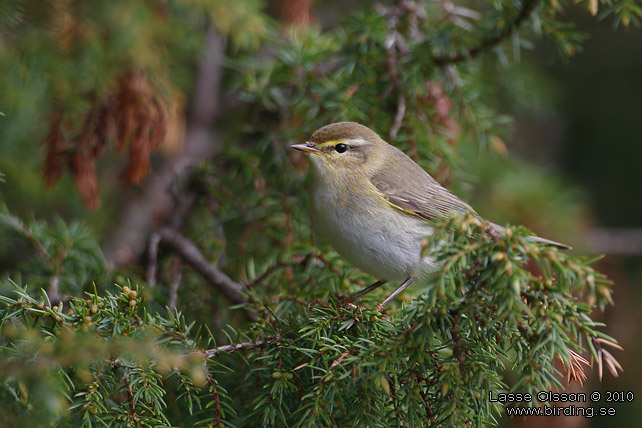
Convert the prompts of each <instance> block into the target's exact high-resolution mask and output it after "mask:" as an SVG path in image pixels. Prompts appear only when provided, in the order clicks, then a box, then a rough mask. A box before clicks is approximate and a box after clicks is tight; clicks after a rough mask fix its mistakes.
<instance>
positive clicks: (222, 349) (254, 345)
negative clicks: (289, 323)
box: [203, 335, 279, 358]
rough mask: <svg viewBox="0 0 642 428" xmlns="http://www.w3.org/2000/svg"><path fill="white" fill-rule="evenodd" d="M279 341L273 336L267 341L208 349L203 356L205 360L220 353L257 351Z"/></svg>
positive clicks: (277, 337)
mask: <svg viewBox="0 0 642 428" xmlns="http://www.w3.org/2000/svg"><path fill="white" fill-rule="evenodd" d="M278 339H279V336H278V335H277V336H271V337H268V338H267V339H265V340H257V341H256V342H240V343H236V344H234V345H223V346H218V347H216V348H212V349H207V350H205V351H203V355H204V356H205V358H212V357H215V356H217V355H218V354H220V353H222V352H223V353H226V354H231V353H234V352H239V351H246V350H249V349H256V348H260V347H262V346H265V345H267V344H268V343H272V342H275V341H277V340H278Z"/></svg>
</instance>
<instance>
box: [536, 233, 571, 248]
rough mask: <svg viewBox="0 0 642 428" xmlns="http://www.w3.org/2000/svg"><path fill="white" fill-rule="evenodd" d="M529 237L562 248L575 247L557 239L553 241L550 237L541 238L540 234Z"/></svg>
mask: <svg viewBox="0 0 642 428" xmlns="http://www.w3.org/2000/svg"><path fill="white" fill-rule="evenodd" d="M528 239H530V240H531V241H535V242H541V243H542V244H547V245H551V246H553V247H557V248H559V249H561V250H572V249H573V247H571V246H570V245H566V244H562V243H560V242H556V241H551V240H550V239H546V238H540V237H539V236H529V237H528Z"/></svg>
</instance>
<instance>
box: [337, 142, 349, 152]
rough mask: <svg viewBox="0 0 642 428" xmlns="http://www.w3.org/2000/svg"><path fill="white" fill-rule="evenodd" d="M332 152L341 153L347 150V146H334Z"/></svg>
mask: <svg viewBox="0 0 642 428" xmlns="http://www.w3.org/2000/svg"><path fill="white" fill-rule="evenodd" d="M334 150H336V151H337V152H338V153H343V152H345V151H346V150H348V146H347V145H345V144H343V143H339V144H337V145H336V146H334Z"/></svg>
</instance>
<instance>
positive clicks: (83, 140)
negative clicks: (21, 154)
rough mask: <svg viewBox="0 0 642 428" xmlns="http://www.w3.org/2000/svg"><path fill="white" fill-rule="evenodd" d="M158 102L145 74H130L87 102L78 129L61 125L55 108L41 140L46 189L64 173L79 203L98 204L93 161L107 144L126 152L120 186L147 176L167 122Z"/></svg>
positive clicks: (95, 206)
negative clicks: (74, 189) (151, 156)
mask: <svg viewBox="0 0 642 428" xmlns="http://www.w3.org/2000/svg"><path fill="white" fill-rule="evenodd" d="M167 116H168V113H167V108H166V106H165V103H164V100H162V99H161V97H160V96H159V95H158V94H157V93H156V92H155V91H154V89H153V88H152V86H151V85H150V84H149V81H148V78H147V76H146V75H145V74H144V73H143V72H140V71H133V72H130V73H127V74H126V75H124V76H121V77H120V78H119V79H118V81H117V82H116V85H115V90H114V91H113V92H112V93H109V94H107V95H106V96H105V98H104V99H102V100H97V101H95V102H93V103H92V106H91V107H90V108H89V110H88V111H87V112H86V113H85V116H84V119H83V121H82V126H81V127H80V128H77V127H76V123H77V121H73V122H69V123H68V122H65V121H63V120H62V119H61V117H62V112H61V111H60V110H57V111H56V112H55V113H54V114H52V115H51V116H50V117H49V119H48V122H49V132H48V133H47V137H46V138H45V151H46V156H45V161H44V177H45V181H46V183H47V185H48V186H53V185H54V184H56V183H57V182H58V180H59V179H60V176H61V175H62V172H63V171H64V170H65V169H66V170H68V171H69V172H70V173H71V175H72V177H73V180H74V183H75V185H76V188H77V189H78V192H79V193H80V195H81V196H82V198H83V201H84V203H85V205H87V206H88V207H90V208H92V209H97V208H98V207H99V206H100V199H99V197H98V177H97V174H96V160H97V159H98V158H99V157H100V156H101V155H102V154H103V152H104V151H105V148H106V147H107V145H108V144H110V143H111V144H113V145H114V146H115V149H116V151H117V152H119V153H122V152H124V151H125V150H127V151H128V162H127V165H126V166H125V168H124V170H123V171H122V174H121V176H122V178H123V180H124V181H125V182H126V183H138V182H140V181H141V180H142V179H143V178H144V177H145V176H146V175H147V174H148V172H149V165H150V155H151V152H152V150H154V149H155V148H157V147H158V146H159V145H160V144H161V143H162V142H163V140H164V138H165V131H166V127H167V121H168V117H167Z"/></svg>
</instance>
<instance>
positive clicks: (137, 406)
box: [0, 217, 612, 426]
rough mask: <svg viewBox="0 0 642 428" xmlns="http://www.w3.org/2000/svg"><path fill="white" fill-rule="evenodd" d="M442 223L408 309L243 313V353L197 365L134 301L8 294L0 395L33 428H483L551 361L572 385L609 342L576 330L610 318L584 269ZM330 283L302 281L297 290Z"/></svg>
mask: <svg viewBox="0 0 642 428" xmlns="http://www.w3.org/2000/svg"><path fill="white" fill-rule="evenodd" d="M442 223H443V224H441V225H440V226H439V228H438V229H437V230H436V233H435V234H434V235H433V236H432V237H431V238H430V242H429V243H428V244H427V245H428V246H427V250H428V249H430V250H431V251H435V250H436V251H437V254H438V257H439V259H440V260H442V268H441V270H440V272H439V273H438V275H434V276H432V277H430V278H428V279H426V281H425V283H424V286H425V290H426V291H425V292H424V293H422V294H421V295H420V296H419V297H418V298H416V299H414V300H412V301H410V302H408V303H407V304H404V305H402V306H401V307H398V308H397V309H396V310H394V311H392V312H391V313H389V314H387V315H386V314H381V313H379V312H376V311H373V310H370V309H367V308H364V307H354V308H349V307H344V306H342V305H341V304H340V303H339V302H338V301H337V300H334V299H332V300H331V301H330V303H324V302H322V301H311V302H310V303H309V304H308V303H306V302H304V301H300V300H297V299H295V300H294V301H293V302H292V304H285V305H284V304H283V302H280V301H276V302H271V301H265V300H260V301H255V303H254V304H253V306H254V307H255V310H257V311H259V312H260V313H262V314H263V317H262V318H261V321H259V322H258V323H257V324H256V325H255V326H254V327H253V329H252V330H253V333H252V335H253V336H254V337H255V338H256V339H254V340H253V341H247V340H248V338H247V337H243V336H240V335H239V333H234V332H232V336H230V337H229V339H228V340H229V341H231V342H237V343H239V345H238V346H237V347H234V348H233V349H232V348H229V347H228V348H226V347H222V348H215V349H214V350H211V351H208V352H204V350H205V347H207V346H211V345H212V344H213V343H214V342H213V339H212V337H211V336H210V335H203V334H202V333H201V332H199V331H195V330H194V324H193V323H192V324H187V323H186V321H185V319H184V317H182V315H181V314H180V313H169V314H168V316H167V317H163V316H160V315H158V314H151V313H147V312H146V311H145V310H144V308H143V307H141V306H143V303H144V302H142V301H141V297H140V296H141V290H140V289H132V288H131V287H128V286H126V287H122V288H121V287H119V286H117V292H116V293H115V294H112V293H109V292H107V293H105V296H104V297H101V296H100V295H98V294H97V293H96V292H93V293H88V294H87V295H86V297H85V298H71V299H70V300H69V301H68V302H67V303H59V304H58V305H55V306H52V305H51V304H50V303H49V301H48V298H47V296H46V294H44V295H43V298H41V299H40V300H38V299H36V298H34V297H32V296H31V294H30V293H28V291H27V290H26V289H23V288H20V287H16V288H15V290H14V292H15V293H16V294H17V296H16V297H8V296H6V297H5V296H3V297H2V298H1V300H2V309H1V310H0V326H1V327H2V339H1V340H2V361H3V366H4V369H5V370H3V372H4V373H5V374H8V373H9V371H8V369H9V368H10V373H11V375H9V376H7V375H5V376H4V377H3V387H2V389H3V393H4V394H5V396H6V398H7V399H11V402H15V405H16V406H17V408H18V409H20V410H21V411H27V412H30V413H31V412H33V415H34V416H37V417H39V418H42V419H41V420H42V421H44V420H46V419H47V418H54V419H56V420H58V422H57V424H61V425H65V424H67V423H68V422H69V421H74V425H75V426H93V425H94V424H96V423H98V422H101V421H102V422H103V423H106V424H108V425H110V426H112V425H121V424H122V425H123V426H125V425H126V424H127V423H137V424H140V425H143V426H147V425H149V426H169V425H176V424H177V423H178V422H177V421H179V420H182V421H183V422H186V421H187V420H192V418H196V419H194V420H199V421H201V422H203V418H205V417H206V415H208V414H209V415H213V416H211V419H208V420H209V421H210V422H216V421H223V420H226V421H228V422H229V423H231V424H232V425H234V426H256V422H257V421H259V420H261V421H262V425H263V426H275V425H276V426H318V425H319V424H321V425H324V426H348V425H349V426H363V425H368V426H397V425H398V424H403V422H402V421H405V422H407V423H409V424H410V425H411V426H421V425H424V424H426V423H427V421H429V422H430V423H431V424H432V425H434V426H460V425H471V426H483V425H485V424H487V423H490V422H493V421H494V420H495V418H496V417H497V416H498V415H499V411H500V410H501V407H499V406H497V405H495V404H492V403H490V402H489V401H488V400H487V399H486V397H488V393H489V392H490V391H493V392H494V393H496V392H498V391H503V390H507V389H510V388H512V389H514V390H518V391H523V392H534V391H537V390H545V389H550V388H551V387H553V386H560V381H559V380H558V377H557V375H559V374H560V373H559V372H558V370H557V369H556V368H555V366H554V365H553V363H554V361H555V360H556V359H559V360H561V361H562V363H563V367H564V368H565V370H566V371H571V370H578V369H577V367H578V366H580V363H579V362H578V359H577V358H576V357H575V355H577V354H573V352H572V351H574V352H577V353H578V354H579V353H581V352H585V351H586V350H587V349H585V348H586V345H585V343H592V342H593V341H594V340H595V339H596V338H598V337H602V338H604V339H606V340H609V341H611V340H612V339H610V338H609V337H608V336H604V335H603V334H602V333H600V332H599V331H598V330H597V328H598V327H599V326H600V325H599V324H598V323H595V322H594V321H592V320H591V319H590V318H589V316H588V314H590V312H591V309H592V307H593V306H594V304H596V305H598V306H599V307H601V308H603V307H604V305H605V304H606V303H610V302H611V299H610V294H609V287H608V281H607V280H606V279H605V278H604V276H603V275H601V274H599V273H597V272H595V271H594V270H593V269H592V268H591V267H590V266H589V264H590V261H588V260H585V259H582V258H580V257H574V256H569V255H566V254H564V253H561V252H558V251H557V250H555V249H552V248H546V247H542V246H540V245H539V244H535V243H533V242H531V241H529V238H528V236H529V235H530V233H529V232H528V231H527V230H525V229H521V228H520V229H509V230H508V232H507V233H506V236H505V237H504V238H502V239H497V240H494V239H490V238H489V237H487V238H479V237H484V236H488V230H489V229H488V226H486V225H485V224H482V223H480V222H479V221H478V220H477V219H475V218H473V217H466V218H454V219H451V220H446V221H444V222H442ZM472 237H478V238H472ZM533 264H534V265H537V267H538V271H536V273H533V268H532V267H531V266H532V265H533ZM332 269H333V263H332V262H330V263H329V264H328V265H325V264H321V265H313V266H312V267H310V268H309V269H308V271H307V273H305V274H303V275H300V276H299V277H298V280H301V281H306V280H308V281H309V280H310V279H312V278H323V273H324V272H327V271H330V272H331V271H332ZM326 275H327V273H326ZM326 278H330V276H326ZM270 282H272V281H270ZM578 295H579V296H583V297H584V298H585V299H586V300H588V301H589V302H594V304H587V303H585V302H584V301H583V300H579V299H578V298H577V297H575V296H578ZM286 302H287V300H286ZM369 304H370V303H366V305H369ZM66 308H68V309H66ZM589 349H590V351H591V353H592V355H593V357H594V358H596V359H599V358H602V356H600V355H598V352H601V351H596V349H594V348H592V347H589ZM72 350H74V351H73V352H72ZM197 351H200V352H197ZM232 351H238V352H237V353H233V354H229V355H225V354H226V353H227V352H232ZM244 353H245V354H246V355H243V354H244ZM203 355H209V358H208V360H207V364H205V365H204V364H203V363H204V359H203ZM30 356H31V357H30ZM579 370H580V371H581V367H580V369H579ZM507 379H511V380H510V381H509V382H507ZM257 386H258V387H257ZM26 391H33V392H32V393H30V394H26ZM65 391H67V392H65ZM52 397H57V398H56V399H52ZM170 397H177V399H171V400H170V399H169V398H170ZM364 397H368V399H363V398H364ZM46 400H48V401H49V402H48V404H47V406H48V407H45V409H46V411H42V409H43V407H42V405H41V404H40V402H41V401H46ZM36 409H38V411H35V410H36ZM66 409H69V410H66ZM206 409H209V410H208V411H206ZM14 411H17V410H14ZM186 411H187V413H184V412H186ZM17 412H18V413H20V412H19V411H17ZM170 415H174V416H175V417H176V418H178V419H177V420H172V418H171V417H170ZM186 415H192V416H186ZM183 418H187V419H183Z"/></svg>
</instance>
